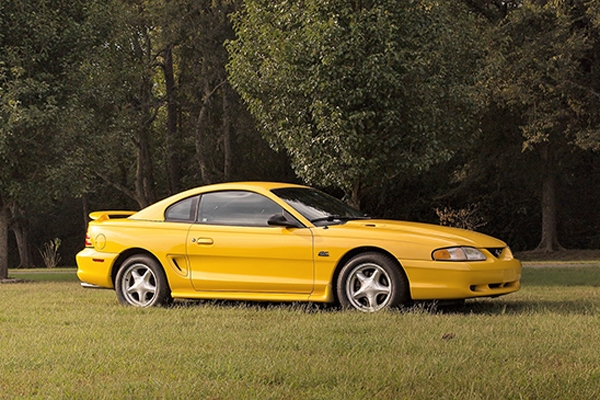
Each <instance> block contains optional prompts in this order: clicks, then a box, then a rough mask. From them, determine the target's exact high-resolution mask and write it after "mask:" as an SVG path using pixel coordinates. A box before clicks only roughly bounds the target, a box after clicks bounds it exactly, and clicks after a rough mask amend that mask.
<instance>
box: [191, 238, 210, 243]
mask: <svg viewBox="0 0 600 400" xmlns="http://www.w3.org/2000/svg"><path fill="white" fill-rule="evenodd" d="M192 242H196V243H197V244H213V243H214V242H215V241H214V240H212V239H211V238H198V239H192Z"/></svg>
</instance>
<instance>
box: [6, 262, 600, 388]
mask: <svg viewBox="0 0 600 400" xmlns="http://www.w3.org/2000/svg"><path fill="white" fill-rule="evenodd" d="M11 272H12V271H11ZM598 276H600V267H582V268H579V267H577V268H571V267H569V268H545V269H542V268H531V269H528V268H526V269H525V271H524V276H523V284H524V287H523V289H522V290H521V291H520V292H518V293H515V294H512V295H509V296H505V297H501V298H497V299H489V300H477V301H468V302H467V303H466V305H465V306H464V307H460V308H452V309H445V310H439V309H438V310H436V309H435V307H431V306H423V307H416V308H413V309H411V310H405V311H390V312H385V313H377V314H373V315H369V314H362V313H357V312H342V311H339V310H337V309H335V308H333V309H320V308H317V307H315V306H311V305H296V304H292V305H280V304H273V305H264V304H256V303H250V304H249V303H236V302H233V303H232V302H204V303H197V302H176V305H175V306H174V307H171V308H154V309H135V308H128V307H122V306H120V305H118V303H117V300H116V297H115V294H114V292H112V291H102V290H85V289H82V288H80V287H79V285H78V284H77V283H75V282H34V283H22V284H7V285H0V310H1V311H0V398H2V399H4V398H6V399H13V398H27V399H30V398H33V399H36V398H39V399H42V398H44V399H46V398H81V399H92V398H93V399H102V398H105V399H111V398H134V399H135V398H138V399H142V398H165V399H189V398H203V399H204V398H209V399H242V398H246V399H593V398H598V397H599V396H600V351H598V344H599V343H600V318H599V315H600V287H598V278H597V277H598ZM567 277H568V278H567Z"/></svg>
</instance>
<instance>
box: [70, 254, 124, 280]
mask: <svg viewBox="0 0 600 400" xmlns="http://www.w3.org/2000/svg"><path fill="white" fill-rule="evenodd" d="M117 256H118V254H111V253H101V252H98V251H96V250H94V249H93V248H85V249H83V250H82V251H80V252H79V253H78V254H77V256H76V260H77V277H78V278H79V280H80V281H81V282H82V284H81V285H82V286H83V287H86V288H90V287H94V288H105V289H112V288H114V285H113V281H112V275H111V272H112V266H113V264H114V261H115V259H116V258H117Z"/></svg>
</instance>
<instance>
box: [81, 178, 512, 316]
mask: <svg viewBox="0 0 600 400" xmlns="http://www.w3.org/2000/svg"><path fill="white" fill-rule="evenodd" d="M90 217H91V219H92V221H91V222H90V224H89V227H88V231H87V235H86V243H85V246H86V247H85V249H84V250H82V251H81V252H80V253H79V254H78V255H77V265H78V271H77V275H78V277H79V279H80V280H81V282H82V285H83V286H84V287H104V288H114V289H115V291H116V293H117V297H118V299H119V301H120V302H121V303H122V304H126V305H133V306H138V307H147V306H155V305H164V304H167V303H169V302H171V301H172V299H173V298H187V299H234V300H235V299H237V300H259V301H311V302H338V303H339V304H340V305H341V306H342V307H344V308H351V309H357V310H361V311H369V312H373V311H377V310H381V309H384V308H388V307H394V306H399V305H402V304H406V303H409V302H411V301H414V300H459V299H467V298H473V297H495V296H501V295H504V294H508V293H512V292H515V291H517V290H519V288H520V278H521V263H520V262H519V261H518V260H517V259H515V258H513V255H512V254H511V251H510V249H509V248H508V247H507V246H506V244H505V243H504V242H502V241H500V240H497V239H494V238H492V237H489V236H486V235H483V234H480V233H476V232H471V231H466V230H461V229H455V228H447V227H441V226H436V225H428V224H422V223H413V222H400V221H391V220H380V219H370V218H369V217H366V216H365V215H364V214H362V213H361V212H359V211H357V210H355V209H353V208H351V207H349V206H347V205H346V204H345V203H343V202H341V201H340V200H338V199H336V198H334V197H331V196H329V195H327V194H325V193H323V192H320V191H318V190H315V189H312V188H309V187H306V186H299V185H291V184H282V183H266V182H246V183H224V184H216V185H211V186H204V187H199V188H196V189H192V190H188V191H186V192H183V193H179V194H177V195H174V196H171V197H169V198H167V199H164V200H162V201H159V202H158V203H155V204H153V205H151V206H149V207H147V208H145V209H143V210H141V211H139V212H128V211H99V212H94V213H92V214H91V215H90Z"/></svg>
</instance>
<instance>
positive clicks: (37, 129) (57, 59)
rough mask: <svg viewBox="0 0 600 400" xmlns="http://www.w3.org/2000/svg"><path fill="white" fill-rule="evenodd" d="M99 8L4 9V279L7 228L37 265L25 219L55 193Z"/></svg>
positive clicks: (41, 3) (57, 4)
mask: <svg viewBox="0 0 600 400" xmlns="http://www.w3.org/2000/svg"><path fill="white" fill-rule="evenodd" d="M93 10H94V5H92V4H89V3H88V2H87V1H84V0H79V1H46V0H35V1H31V2H25V3H24V2H21V1H12V0H7V1H4V2H2V5H0V32H2V33H1V34H0V81H1V85H0V159H1V162H0V210H1V217H0V232H2V234H0V240H2V241H3V242H2V243H0V252H2V253H4V254H2V256H0V260H1V261H0V263H1V264H2V265H0V278H4V277H6V275H7V266H6V260H7V257H6V253H5V252H6V251H7V245H6V242H5V240H6V235H5V234H4V232H6V230H7V228H8V227H11V228H12V231H13V233H14V234H15V237H16V241H17V244H18V247H19V255H20V266H22V267H28V266H30V265H31V264H32V259H31V250H30V247H29V239H28V226H27V222H28V219H27V218H24V216H25V215H27V212H28V211H29V209H31V208H36V207H37V208H42V207H44V206H45V205H46V204H47V203H48V201H50V200H51V198H52V195H53V194H54V193H53V190H51V189H50V188H49V185H48V182H50V181H51V175H52V173H53V170H54V168H57V167H59V166H60V164H61V159H62V155H63V154H64V150H65V143H64V142H63V141H62V140H60V139H61V130H60V124H61V120H62V119H63V118H64V117H65V116H66V115H68V110H69V108H70V104H71V103H72V98H73V97H74V96H75V93H76V92H77V88H78V82H77V81H76V79H75V76H76V75H77V74H75V73H74V72H75V71H76V69H77V65H78V64H79V62H80V61H81V59H82V57H83V55H84V54H85V51H86V49H87V48H89V46H90V45H91V40H93V38H94V36H93V35H90V34H89V33H90V32H93V31H94V29H93V24H92V22H91V21H92V20H91V19H90V14H91V13H93ZM7 224H8V225H7Z"/></svg>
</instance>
